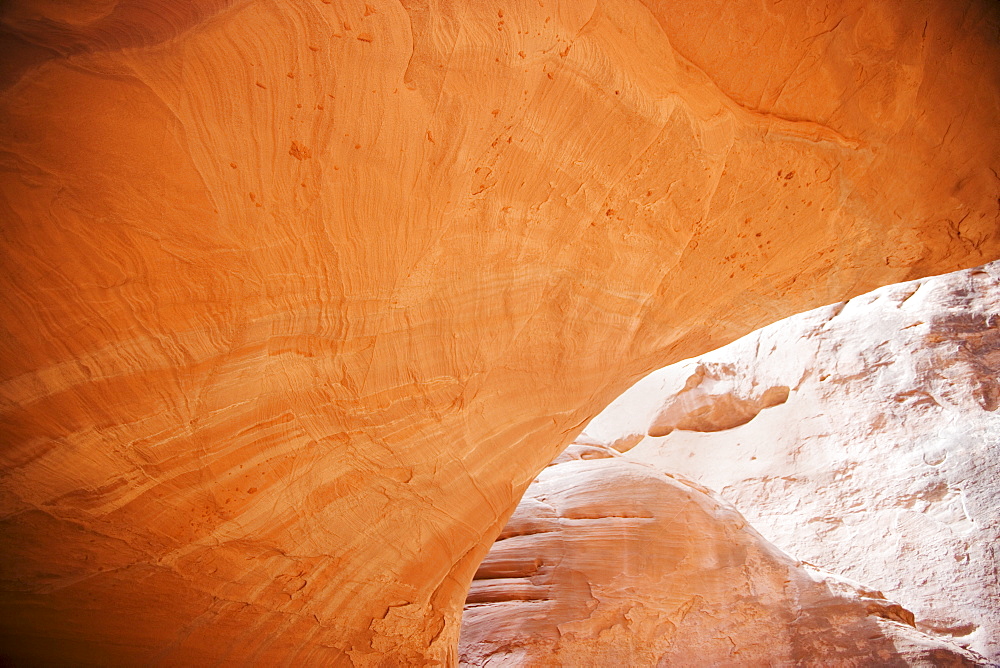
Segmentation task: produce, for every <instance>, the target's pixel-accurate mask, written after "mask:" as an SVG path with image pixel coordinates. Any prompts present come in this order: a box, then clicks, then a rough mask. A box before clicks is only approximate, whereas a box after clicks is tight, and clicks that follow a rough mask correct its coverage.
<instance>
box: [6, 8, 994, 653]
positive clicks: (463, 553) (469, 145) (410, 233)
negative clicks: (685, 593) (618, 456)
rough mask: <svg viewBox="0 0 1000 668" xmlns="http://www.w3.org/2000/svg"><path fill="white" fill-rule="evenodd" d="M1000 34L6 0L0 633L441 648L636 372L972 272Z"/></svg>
mask: <svg viewBox="0 0 1000 668" xmlns="http://www.w3.org/2000/svg"><path fill="white" fill-rule="evenodd" d="M997 17H998V10H997V6H996V4H995V3H992V2H988V1H986V0H974V1H973V2H971V3H955V2H952V1H951V0H931V1H929V2H926V3H920V4H917V5H915V4H914V3H911V2H905V1H902V0H898V1H889V2H879V3H870V2H862V1H861V0H857V1H854V2H850V1H849V2H842V3H834V4H833V5H831V4H829V3H827V2H781V3H779V2H770V1H768V2H761V1H760V0H724V1H723V0H711V1H706V0H670V1H662V2H653V1H649V2H638V1H636V0H601V2H596V0H562V1H560V0H543V1H541V2H539V1H537V0H511V1H509V2H508V1H506V0H504V1H503V2H497V3H486V2H466V1H465V0H446V1H440V2H423V1H420V0H404V2H401V3H400V2H395V1H393V2H390V1H388V0H367V1H353V0H296V1H294V2H293V1H291V0H280V1H279V0H254V1H247V0H236V1H231V2H230V1H226V0H187V1H185V2H168V1H167V0H81V1H79V2H61V1H56V0H11V1H9V2H5V3H2V5H0V70H2V74H0V128H2V132H0V161H2V167H3V168H2V170H0V216H2V249H0V295H2V298H0V323H2V330H0V360H2V371H0V411H2V430H3V431H2V435H0V443H2V450H0V467H2V478H0V545H2V546H3V547H2V552H3V554H2V564H0V566H2V568H0V646H2V647H3V649H2V653H3V654H4V655H5V656H7V657H8V658H10V659H11V660H17V661H25V662H34V663H43V664H48V663H53V662H56V663H72V664H85V663H96V664H101V665H107V664H128V665H137V664H147V663H153V664H156V663H160V664H167V665H211V664H216V663H223V664H235V663H255V664H257V665H265V664H270V665H274V664H282V663H290V664H295V665H304V664H307V663H313V664H316V663H338V664H343V663H347V662H349V661H353V662H355V663H358V664H362V665H364V664H373V663H379V662H387V663H389V664H391V665H403V664H406V663H408V662H410V663H417V664H426V663H433V662H442V663H448V662H453V661H455V660H456V654H455V647H456V641H457V636H458V628H459V620H460V616H461V610H462V602H463V600H464V598H465V593H466V590H467V587H468V583H469V580H470V579H471V577H472V575H473V572H474V571H475V568H476V566H477V564H478V563H479V561H480V559H481V558H482V556H483V555H484V554H485V552H486V550H487V549H488V548H489V546H490V545H491V543H492V542H493V539H494V538H495V536H496V534H497V533H498V532H499V531H500V529H501V528H502V526H503V525H504V523H505V521H506V519H507V516H508V514H509V513H510V512H511V511H512V510H513V508H514V506H515V505H516V501H517V500H518V499H519V498H520V495H521V494H522V492H523V491H524V489H525V488H526V487H527V485H528V484H529V483H530V481H531V480H532V479H533V478H534V477H535V475H536V474H537V472H538V471H539V470H540V469H541V468H542V467H543V466H544V465H545V464H546V463H547V462H549V461H550V460H551V459H552V457H554V456H555V454H556V453H558V452H559V451H560V449H562V447H564V446H565V445H566V444H567V443H568V442H570V441H571V440H572V439H573V437H574V436H575V435H576V433H577V432H578V431H579V430H580V428H581V427H582V425H584V424H585V423H586V422H587V421H588V420H589V419H590V418H591V417H593V416H594V415H595V414H596V413H597V412H598V411H599V410H600V408H602V407H603V406H605V405H606V404H607V402H609V401H610V400H611V399H613V398H614V397H615V396H617V395H618V394H619V393H620V392H621V391H622V390H624V389H625V387H627V386H628V385H629V384H630V383H631V382H633V381H634V380H635V379H637V378H638V377H640V376H641V375H642V374H644V373H646V372H648V371H649V370H651V369H654V368H657V367H660V366H662V365H663V364H666V363H669V362H672V361H676V360H678V359H682V358H685V357H689V356H691V355H695V354H700V353H701V352H704V351H705V350H708V349H711V348H713V347H716V346H718V345H721V344H723V343H726V342H728V341H731V340H732V339H734V338H735V337H737V336H739V335H742V334H745V333H746V332H748V331H750V330H752V329H754V328H756V327H759V326H761V325H763V324H766V323H767V322H771V321H773V320H775V319H777V318H779V317H782V316H785V315H789V314H791V313H794V312H798V311H801V310H803V309H805V308H809V307H813V306H816V305H819V304H824V303H831V302H834V301H837V300H840V299H843V298H845V297H848V296H850V295H854V294H858V293H860V292H863V291H864V290H867V289H870V288H872V287H875V286H877V285H883V284H887V283H892V282H896V281H900V280H904V279H908V278H914V277H917V276H922V275H926V274H928V273H934V272H940V271H946V270H951V269H955V268H960V267H967V266H972V265H977V264H981V263H983V262H985V261H988V260H991V259H994V258H996V257H997V256H1000V236H998V230H997V224H996V218H997V184H998V180H997V177H996V173H997V171H998V170H1000V167H998V165H997V156H998V155H1000V138H998V136H997V133H996V119H997V117H998V108H1000V103H998V100H1000V84H998V74H997V73H998V67H1000V65H998V63H1000V50H998V45H997V38H996V34H997ZM767 410H777V409H775V408H771V409H767Z"/></svg>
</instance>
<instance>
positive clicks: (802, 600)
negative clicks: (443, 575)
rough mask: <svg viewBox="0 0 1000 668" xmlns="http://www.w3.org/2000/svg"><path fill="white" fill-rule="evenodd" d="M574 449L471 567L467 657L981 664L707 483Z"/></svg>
mask: <svg viewBox="0 0 1000 668" xmlns="http://www.w3.org/2000/svg"><path fill="white" fill-rule="evenodd" d="M567 453H568V456H564V457H562V458H561V459H562V461H560V462H559V463H556V464H555V465H553V466H550V467H549V468H547V469H546V470H545V471H544V472H543V473H542V474H541V475H540V476H539V478H538V480H537V481H536V482H535V483H533V484H532V485H531V486H530V487H529V488H528V491H527V493H526V494H525V497H524V499H522V501H521V503H520V505H519V506H518V508H517V511H515V513H514V515H513V517H511V520H510V522H509V523H508V524H507V526H506V527H505V528H504V530H503V532H502V533H501V535H500V538H499V540H498V541H497V543H496V544H495V545H494V546H493V548H492V549H491V550H490V553H489V555H487V557H486V559H485V560H484V561H483V563H482V565H481V566H480V567H479V570H478V571H477V573H476V576H475V580H473V583H472V588H471V590H470V592H469V597H468V600H467V604H466V610H465V618H464V623H463V627H462V637H461V642H460V645H459V647H460V658H461V660H462V662H463V663H465V664H467V665H475V666H487V665H531V666H625V665H627V666H655V665H667V666H711V665H837V666H870V665H975V664H976V657H975V656H974V655H972V654H970V653H968V652H965V651H963V650H961V649H960V648H958V647H957V646H954V645H951V644H949V643H947V642H945V641H942V640H940V639H935V638H932V637H930V636H927V635H925V634H922V633H920V632H918V631H917V630H916V629H914V628H913V627H912V622H913V616H912V614H910V613H909V612H908V611H906V610H904V609H903V608H901V607H900V606H899V605H898V604H894V603H892V602H890V601H887V600H885V599H884V598H883V596H882V595H881V594H880V593H878V592H873V591H870V590H864V589H863V588H860V587H857V586H855V585H852V584H850V583H848V582H844V581H840V580H837V579H836V578H831V577H829V576H824V575H823V574H822V573H819V572H817V571H815V570H813V569H809V568H806V567H804V566H803V565H802V564H799V563H797V562H796V561H794V560H793V559H791V558H790V557H788V556H787V555H785V554H783V553H782V552H780V551H779V550H777V549H776V548H775V547H774V546H772V545H771V544H770V543H768V542H767V541H766V540H764V539H763V538H761V537H760V536H759V535H758V534H757V532H756V531H754V530H753V529H752V528H751V527H749V526H748V525H747V523H746V521H745V520H744V519H743V517H742V516H741V515H740V514H739V512H737V511H736V509H735V508H733V507H732V506H730V505H729V504H728V503H726V502H724V501H722V500H721V499H720V498H719V497H718V496H716V495H714V494H713V493H711V492H709V491H708V490H707V489H705V488H703V487H700V486H699V485H697V484H695V483H692V482H690V481H687V480H685V479H683V478H678V477H676V476H670V475H666V474H664V473H662V472H661V471H659V470H657V469H656V468H655V467H653V466H650V465H648V464H642V463H638V462H635V461H631V460H629V459H628V458H626V457H622V456H620V455H618V456H612V453H613V454H615V455H617V453H614V451H611V452H608V453H606V454H604V455H603V456H604V457H610V458H595V457H598V456H599V455H600V448H597V447H594V446H578V445H571V446H570V448H569V450H568V451H567ZM573 456H576V457H583V458H584V459H578V460H575V461H574V460H572V457H573ZM588 459H589V460H590V461H587V460H588Z"/></svg>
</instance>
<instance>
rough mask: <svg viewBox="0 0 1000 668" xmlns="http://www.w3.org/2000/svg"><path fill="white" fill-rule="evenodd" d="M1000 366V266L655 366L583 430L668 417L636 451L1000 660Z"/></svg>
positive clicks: (598, 436) (603, 439) (778, 540)
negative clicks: (777, 398) (773, 397)
mask: <svg viewBox="0 0 1000 668" xmlns="http://www.w3.org/2000/svg"><path fill="white" fill-rule="evenodd" d="M998 375H1000V263H994V264H990V265H986V266H984V267H982V268H980V269H975V270H970V271H963V272H957V273H954V274H949V275H945V276H940V277H935V278H932V279H926V280H922V281H914V282H910V283H904V284H900V285H894V286H891V287H887V288H883V289H880V290H876V291H875V292H872V293H870V294H868V295H864V296H862V297H858V298H856V299H853V300H851V301H849V302H846V303H842V304H837V305H834V306H829V307H825V308H821V309H817V310H815V311H812V312H809V313H806V314H802V315H799V316H795V317H792V318H789V319H787V320H785V321H782V322H779V323H776V324H774V325H772V326H770V327H766V328H764V329H762V330H760V331H759V332H755V333H754V334H752V335H750V336H747V337H744V338H742V339H740V340H738V341H736V342H734V343H732V344H730V345H728V346H726V347H724V348H722V349H720V350H717V351H715V352H713V353H710V354H708V355H704V356H702V357H700V358H697V359H694V360H689V361H686V362H683V363H680V364H676V365H673V366H671V367H667V368H666V369H662V370H660V371H657V372H655V373H654V374H651V375H650V376H648V377H647V378H645V379H643V380H642V381H641V382H639V383H637V384H636V385H635V386H634V387H633V388H632V389H630V390H629V391H628V392H626V393H625V394H624V395H622V397H621V398H619V399H618V400H616V401H615V402H614V403H613V404H612V405H611V406H609V408H608V409H607V410H606V411H605V412H604V413H603V414H602V415H600V416H599V417H598V418H597V419H595V420H594V421H593V422H592V423H591V425H590V426H588V427H587V428H586V430H585V436H584V437H583V440H586V441H588V442H592V443H625V444H627V445H635V441H636V440H637V438H641V437H637V436H636V434H640V433H641V432H643V431H648V433H650V434H654V433H661V432H662V431H663V430H664V429H663V424H664V420H663V419H662V416H664V415H669V416H672V419H671V420H669V421H668V422H670V424H672V425H674V426H675V428H676V429H677V431H673V432H671V433H669V434H668V435H666V436H663V437H661V438H654V437H646V438H645V439H643V440H641V442H639V443H638V445H635V447H634V448H633V449H632V450H630V451H629V452H628V457H630V458H632V459H634V460H636V461H642V462H647V463H651V464H654V465H655V466H656V467H657V468H660V469H664V470H668V471H676V472H680V473H681V474H683V475H686V476H691V477H693V478H694V479H696V480H698V481H699V482H700V483H701V484H704V485H707V486H709V487H711V488H713V489H716V490H719V491H720V492H721V494H722V496H723V497H725V498H726V499H727V500H729V501H730V502H732V503H734V504H735V505H736V506H737V507H738V508H739V509H740V510H741V511H742V512H743V513H744V515H745V516H746V517H747V518H748V519H749V520H750V522H751V523H752V524H753V526H754V527H755V528H757V529H758V530H760V531H761V533H763V535H764V536H766V537H767V538H768V539H770V540H772V541H773V542H774V543H775V544H776V545H778V546H779V547H781V548H782V549H783V550H785V551H787V552H788V553H789V554H792V555H794V556H795V557H798V558H801V559H805V560H807V561H808V562H810V563H813V564H816V565H817V566H820V567H823V568H825V569H828V570H831V571H833V572H836V573H838V574H842V575H845V576H849V577H850V578H853V579H855V580H858V581H861V582H864V583H865V584H866V585H869V586H871V587H873V588H875V589H878V590H880V591H883V592H885V594H886V595H887V596H889V597H890V598H893V599H895V600H897V601H899V602H900V603H901V604H903V605H904V606H906V607H907V608H908V609H910V610H912V611H913V613H914V614H915V617H916V623H917V627H918V628H920V629H922V630H925V631H927V632H930V633H935V634H938V635H940V636H942V637H945V638H951V639H954V640H956V641H957V642H960V643H962V644H963V645H966V646H969V647H971V648H973V649H975V650H977V651H978V652H980V653H982V654H984V655H986V656H987V657H989V658H990V659H991V660H992V661H994V662H1000V644H998V638H1000V580H998V578H997V572H998V569H1000V555H998V554H997V551H996V550H997V548H996V546H997V545H998V544H1000V507H998V505H997V503H996V498H997V494H998V493H1000V451H998V447H1000V446H998V444H1000V415H998V414H997V407H998V397H1000V390H998V384H997V377H998ZM777 387H784V388H790V391H787V392H786V393H785V394H786V396H787V400H786V401H785V402H783V403H781V404H779V405H773V406H772V407H768V408H765V407H764V405H766V403H767V402H761V401H760V400H759V397H761V396H764V395H766V394H767V393H768V392H773V388H777ZM701 388H704V390H703V391H702V390H701ZM750 405H752V406H754V407H755V410H757V412H758V414H757V415H756V416H755V417H753V419H752V420H751V421H749V422H748V421H747V417H748V414H749V413H750V412H752V411H750V410H749V409H747V408H746V406H750ZM734 406H735V407H736V408H733V407H734ZM729 416H734V417H733V419H731V420H728V419H727V418H728V417H729ZM744 423H745V424H744ZM726 425H729V426H731V428H728V427H727V426H726ZM736 425H742V426H736ZM720 426H721V427H722V430H720V429H718V428H717V427H720ZM592 447H595V448H599V447H600V446H598V445H594V446H592Z"/></svg>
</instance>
